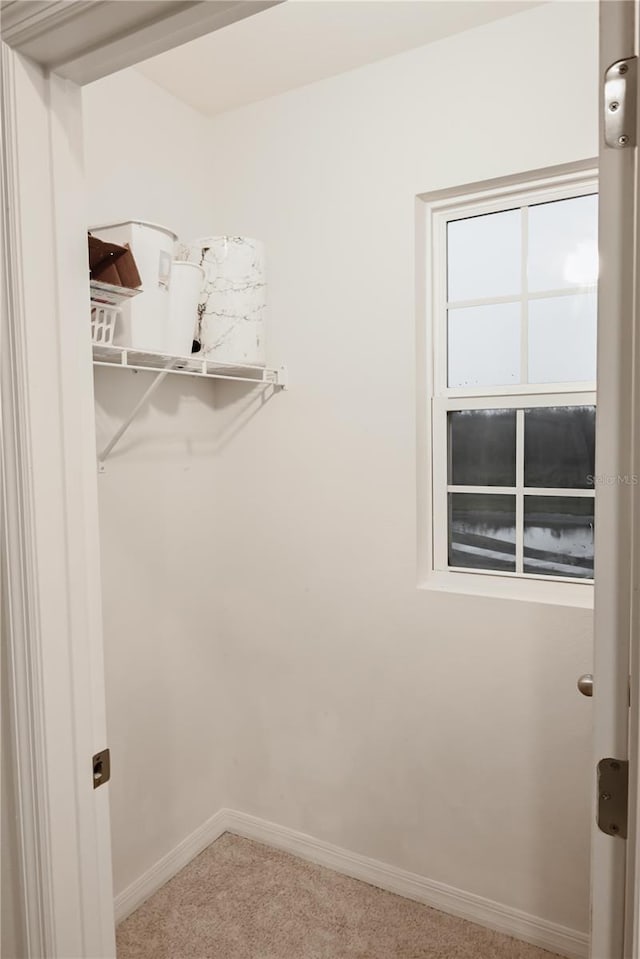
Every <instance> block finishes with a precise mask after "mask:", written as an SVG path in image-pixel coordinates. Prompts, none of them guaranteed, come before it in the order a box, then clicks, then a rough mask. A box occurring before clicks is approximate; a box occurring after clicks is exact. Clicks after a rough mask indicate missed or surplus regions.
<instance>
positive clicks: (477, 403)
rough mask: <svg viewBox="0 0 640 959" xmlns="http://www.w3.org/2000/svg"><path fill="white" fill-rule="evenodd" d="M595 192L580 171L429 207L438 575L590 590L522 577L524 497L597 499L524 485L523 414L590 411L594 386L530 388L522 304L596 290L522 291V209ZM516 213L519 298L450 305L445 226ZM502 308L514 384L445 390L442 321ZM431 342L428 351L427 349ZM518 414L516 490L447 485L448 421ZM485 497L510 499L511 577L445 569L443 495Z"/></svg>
mask: <svg viewBox="0 0 640 959" xmlns="http://www.w3.org/2000/svg"><path fill="white" fill-rule="evenodd" d="M597 192H598V181H597V176H596V175H595V174H594V172H593V171H587V172H584V171H580V172H576V173H570V174H565V175H562V176H556V177H548V178H543V179H540V180H536V181H535V182H533V183H529V184H522V183H520V184H514V185H511V186H510V187H507V188H502V189H496V190H492V191H482V192H481V193H479V194H476V195H466V196H465V197H457V198H449V199H445V200H443V201H441V202H436V203H434V204H432V205H430V208H429V210H428V221H429V222H428V224H427V229H428V241H427V248H428V252H430V254H431V256H430V260H431V270H430V271H429V274H428V282H429V285H430V288H431V289H430V293H431V318H432V322H431V329H430V333H431V337H430V338H428V348H430V352H431V359H432V363H431V368H430V377H429V380H430V382H431V384H432V386H431V393H432V398H431V471H432V475H431V491H432V504H431V505H432V518H433V519H432V560H433V569H434V570H436V571H439V572H444V571H447V572H450V573H454V574H455V573H458V574H464V575H465V576H467V575H469V574H471V575H473V576H492V577H499V578H507V579H519V580H522V579H525V580H547V581H551V582H556V583H562V584H567V583H571V585H572V586H573V585H575V586H577V587H578V588H580V587H583V588H584V587H589V586H592V585H593V580H590V579H586V578H577V577H575V578H574V577H565V576H551V575H544V574H539V573H525V572H524V522H523V520H524V498H525V496H562V497H570V496H573V497H589V498H592V499H593V498H595V489H594V488H589V489H567V488H553V489H551V488H546V487H545V488H540V487H526V486H525V485H524V416H525V414H524V410H525V409H533V408H536V407H554V406H595V405H596V383H595V382H578V383H568V382H563V383H528V382H527V379H528V366H529V357H528V304H529V302H530V301H531V300H533V299H545V298H548V297H560V296H573V295H575V294H577V293H585V292H593V291H595V290H596V288H597V287H596V285H595V284H594V285H585V284H575V285H574V286H570V287H565V288H563V289H548V290H536V291H535V292H529V291H528V288H527V259H528V209H529V207H530V206H533V205H535V204H539V203H550V202H553V201H555V200H568V199H572V198H574V197H579V196H587V195H589V194H593V193H597ZM514 209H520V210H521V211H522V217H521V229H522V262H521V287H520V292H519V293H517V294H514V295H511V296H502V297H486V298H481V299H476V300H464V301H462V300H460V301H449V300H448V298H447V224H448V223H450V222H452V221H454V220H462V219H467V218H468V217H472V216H481V215H484V214H489V213H500V212H503V211H505V210H514ZM429 234H430V240H431V242H430V243H429ZM502 303H519V304H520V310H521V313H520V317H521V318H520V324H521V325H520V374H521V375H520V378H521V381H522V382H521V383H520V384H510V385H505V386H491V387H487V386H474V387H464V388H462V387H454V388H452V387H449V386H448V382H447V381H448V355H447V314H448V310H449V309H450V308H456V309H457V308H462V307H472V306H488V305H491V306H493V305H496V304H502ZM429 339H430V344H429ZM480 409H515V410H516V485H515V486H513V487H506V486H454V485H452V484H450V483H449V461H448V457H449V451H448V446H449V444H448V414H449V412H456V411H459V410H480ZM452 492H455V493H487V494H490V495H493V494H495V495H500V494H502V495H505V494H506V495H509V494H511V495H513V496H515V505H516V544H515V571H514V572H507V571H504V570H487V569H472V568H468V567H456V566H451V565H450V564H449V530H448V517H449V493H452Z"/></svg>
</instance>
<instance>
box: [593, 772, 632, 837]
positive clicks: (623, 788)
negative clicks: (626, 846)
mask: <svg viewBox="0 0 640 959" xmlns="http://www.w3.org/2000/svg"><path fill="white" fill-rule="evenodd" d="M628 803H629V763H628V761H627V760H626V759H601V760H600V762H599V763H598V826H599V828H600V829H601V830H602V832H606V833H607V834H608V835H609V836H620V838H621V839H626V838H627V806H628Z"/></svg>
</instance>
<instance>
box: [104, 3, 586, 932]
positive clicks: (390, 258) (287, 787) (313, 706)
mask: <svg viewBox="0 0 640 959" xmlns="http://www.w3.org/2000/svg"><path fill="white" fill-rule="evenodd" d="M596 31H597V10H596V7H595V4H583V3H570V4H557V5H547V6H543V7H540V8H536V9H534V10H532V11H529V12H526V13H523V14H520V15H518V16H516V17H512V18H509V19H505V20H503V21H499V22H497V23H494V24H491V25H488V26H486V27H483V28H480V29H477V30H475V31H472V32H469V33H467V34H463V35H460V36H459V37H454V38H451V39H448V40H445V41H442V42H439V43H437V44H433V45H431V46H427V47H424V48H421V49H418V50H415V51H412V52H410V53H407V54H403V55H400V56H398V57H394V58H392V59H390V60H387V61H383V62H381V63H378V64H375V65H373V66H369V67H365V68H363V69H361V70H357V71H353V72H351V73H348V74H345V75H343V76H340V77H336V78H333V79H331V80H327V81H323V82H321V83H318V84H314V85H312V86H309V87H306V88H303V89H301V90H299V91H295V92H292V93H289V94H285V95H282V96H280V97H277V98H273V99H271V100H267V101H264V102H263V103H260V104H256V105H253V106H249V107H246V108H244V109H242V110H238V111H235V112H233V113H229V114H226V115H224V116H221V117H219V118H217V119H215V120H213V121H208V133H207V143H208V147H207V149H206V156H205V157H204V158H203V162H202V164H201V165H197V164H196V172H193V175H192V168H191V167H189V174H190V175H189V176H188V177H185V176H184V175H183V171H184V170H185V168H186V167H185V164H186V154H187V152H189V153H190V152H191V151H188V150H187V149H186V145H187V144H188V143H189V140H188V136H187V134H188V131H189V130H191V131H192V132H193V133H194V135H195V136H196V138H197V139H198V142H199V143H202V142H204V141H203V140H202V139H200V138H201V136H202V127H201V124H200V122H199V118H197V119H198V122H196V115H195V114H193V113H191V112H190V111H188V110H187V109H186V108H179V109H178V106H177V105H176V102H175V101H173V100H171V98H169V97H166V99H160V98H165V95H164V94H162V93H160V91H159V90H158V91H154V92H152V90H153V88H152V85H151V84H149V83H148V82H147V81H142V80H141V79H140V78H138V77H136V76H135V75H134V74H132V73H128V74H125V75H123V76H122V77H119V78H112V79H111V80H110V81H107V83H109V84H111V83H113V84H118V85H119V86H118V89H119V90H120V91H122V94H123V96H126V97H127V100H128V102H129V103H130V104H131V103H137V102H139V103H140V104H141V115H142V116H143V117H144V116H146V115H147V114H146V112H145V111H146V110H147V107H148V106H149V103H150V100H151V99H153V104H154V105H153V110H154V111H155V110H158V109H159V110H160V113H164V110H165V104H169V106H166V109H167V111H168V112H167V113H166V116H167V129H170V130H171V137H170V141H169V142H170V146H169V149H170V150H171V151H172V153H171V160H170V161H167V163H166V164H165V163H164V161H163V162H162V163H161V164H160V166H156V164H158V163H159V162H160V161H159V159H158V154H157V151H158V147H159V146H160V144H158V143H150V142H149V128H150V125H149V123H148V122H143V123H142V124H141V126H140V128H138V129H137V130H136V131H132V132H133V134H134V136H133V141H131V140H128V139H125V140H123V141H122V144H121V145H120V147H121V148H122V145H123V144H125V143H126V145H127V163H126V165H125V164H122V166H121V168H120V170H119V171H118V172H117V173H116V172H114V168H113V166H112V165H111V163H110V158H109V156H108V155H106V154H105V151H104V150H98V148H97V146H96V143H95V140H96V139H97V136H98V133H99V130H98V124H97V122H92V121H91V120H89V122H88V142H89V144H90V149H89V153H88V160H89V163H88V170H89V176H90V180H91V182H92V184H93V206H92V219H98V220H99V219H102V218H105V217H107V216H108V217H109V218H110V219H112V218H115V216H120V215H124V214H125V212H126V215H131V214H134V215H139V216H145V217H147V218H149V219H153V220H157V221H160V222H166V223H167V225H171V226H175V227H176V228H177V229H178V231H179V232H181V233H183V235H185V236H186V235H187V234H190V235H198V234H202V233H212V232H216V233H223V232H232V233H236V234H246V235H253V236H258V237H260V238H261V239H263V240H265V241H266V244H267V251H268V257H269V266H268V268H269V280H270V294H269V295H270V329H269V343H270V346H269V349H270V354H271V360H272V361H273V362H274V363H280V362H286V363H287V364H288V366H289V369H290V375H291V389H290V391H289V392H288V393H285V394H280V395H277V396H274V397H273V398H272V399H270V400H269V401H268V402H267V403H266V404H265V405H264V406H262V407H261V408H260V407H259V406H258V405H257V404H256V403H254V402H252V399H251V396H250V394H248V393H247V392H246V391H245V390H244V388H242V387H241V386H240V385H229V386H227V385H224V384H218V385H217V386H216V393H215V397H216V398H215V410H214V409H213V408H212V402H211V393H210V387H209V386H208V385H207V384H199V385H198V384H196V385H195V386H194V384H193V383H192V382H191V381H186V382H183V381H182V380H180V381H179V382H178V383H177V384H176V383H171V384H169V383H167V384H165V386H163V387H162V390H161V392H160V393H158V394H157V398H156V400H155V401H154V404H153V406H152V408H151V410H150V412H149V414H148V415H147V416H145V417H143V418H142V419H141V420H140V422H139V423H138V424H137V425H136V426H135V427H134V429H133V431H132V433H131V434H130V436H128V438H127V439H126V440H125V441H124V442H123V446H122V451H121V454H120V455H119V456H116V457H114V459H113V461H110V462H109V464H108V472H107V473H106V474H105V475H104V476H102V477H101V478H100V487H101V519H102V537H103V563H104V585H105V624H106V647H107V648H106V654H107V669H108V676H107V683H108V696H109V723H110V740H111V745H112V747H113V750H114V781H113V784H112V786H111V789H112V807H113V815H114V822H113V833H114V843H115V849H114V859H115V869H116V891H120V890H121V889H122V888H123V887H124V886H125V885H126V884H127V883H128V882H130V881H131V880H132V879H134V878H135V877H136V876H137V875H139V874H140V873H141V872H143V871H144V870H145V869H146V868H148V866H150V865H151V863H152V862H153V861H154V860H155V859H157V858H159V857H160V856H161V855H162V854H163V853H165V852H167V851H168V850H169V849H171V848H172V846H174V845H175V844H176V843H177V842H178V840H179V839H181V838H183V837H184V836H185V835H186V834H187V833H188V832H190V831H191V830H192V829H194V828H195V827H196V826H197V825H199V824H200V823H201V822H202V821H203V820H204V819H206V818H207V817H208V816H209V815H211V814H212V813H213V812H215V811H216V810H217V809H218V808H219V807H220V806H221V805H227V806H231V807H235V808H238V809H241V810H243V811H245V812H249V813H253V814H256V815H258V816H264V817H265V818H268V819H271V820H273V821H275V822H278V823H281V824H283V825H286V826H289V827H292V828H296V829H300V830H303V831H305V832H308V833H310V834H311V835H314V836H317V837H319V838H322V839H326V840H329V841H331V842H333V843H337V844H339V845H342V846H345V847H347V848H348V849H351V850H354V851H357V852H360V853H364V854H366V855H369V856H372V857H375V858H378V859H382V860H384V861H386V862H388V863H392V864H395V865H398V866H402V867H405V868H407V869H411V870H413V871H415V872H418V873H421V874H423V875H425V876H427V877H429V878H432V879H436V880H441V881H444V882H447V883H450V884H451V885H453V886H457V887H459V888H461V889H464V890H467V891H470V892H474V893H478V894H480V895H483V896H487V897H489V898H491V899H495V900H497V901H499V902H502V903H505V904H507V905H509V906H514V907H517V908H520V909H523V910H525V911H526V912H529V913H532V914H534V915H537V916H540V917H543V918H545V919H549V920H552V921H556V922H560V923H564V924H566V925H568V926H570V927H572V928H575V929H579V930H586V928H587V909H588V865H589V863H588V836H589V820H590V812H589V810H590V799H591V797H590V774H589V766H590V741H589V734H590V729H589V724H590V715H591V714H590V704H589V702H588V701H587V700H584V699H582V698H581V697H579V696H578V694H577V693H576V690H575V680H576V677H577V676H578V675H579V674H580V673H582V672H585V671H588V670H589V668H590V664H591V625H592V623H591V615H590V614H589V613H588V612H587V611H585V610H578V609H570V608H564V607H558V606H554V607H550V606H542V605H535V604H526V603H521V602H507V601H504V600H501V601H499V600H491V599H482V598H474V597H470V596H454V595H450V594H442V593H435V592H426V591H422V590H418V589H417V588H416V536H417V533H416V505H415V501H416V449H415V365H416V357H415V348H414V341H415V308H414V217H415V211H414V201H415V196H416V194H418V193H422V192H426V191H430V190H435V189H440V188H443V187H448V186H453V185H459V184H463V183H465V182H469V181H475V180H481V179H484V178H488V177H495V176H501V175H506V174H511V173H514V172H518V171H525V170H527V169H532V168H537V167H543V166H546V165H551V164H555V163H562V162H568V161H572V160H576V159H580V158H584V157H589V156H593V155H594V154H595V153H596V152H597V35H596ZM568 66H570V69H569V68H568ZM559 76H561V77H562V82H563V95H562V97H563V102H570V103H571V109H570V110H566V109H557V108H556V107H555V104H557V101H558V89H557V83H558V80H557V78H558V77H559ZM101 89H105V90H106V87H104V88H102V85H96V87H95V90H94V89H90V90H88V91H87V97H88V102H91V101H92V98H93V97H95V98H96V100H94V101H93V102H97V100H98V99H99V98H102V97H103V93H102V92H100V90H101ZM102 102H103V103H104V102H105V101H104V99H102ZM154 115H155V113H154ZM165 136H166V134H165ZM92 140H93V141H94V142H93V144H92ZM154 169H156V174H155V175H154V174H153V171H154ZM104 171H110V173H109V179H108V181H105V178H104V176H101V175H100V174H101V173H104ZM149 177H151V184H150V182H149ZM154 183H155V184H156V185H155V187H154V186H153V184H154ZM203 183H206V187H205V186H204V185H203ZM184 190H186V192H183V191H184ZM196 201H197V202H196ZM114 207H116V208H117V209H114ZM117 375H118V376H120V372H119V371H117V372H116V371H106V372H104V373H100V374H99V375H98V377H97V384H98V385H97V399H98V404H99V429H100V430H101V433H102V434H104V435H106V433H107V432H108V429H107V426H108V425H110V424H115V423H116V422H117V415H118V414H119V413H121V412H122V411H123V410H124V408H125V406H126V404H127V402H129V401H130V400H131V398H132V397H133V395H134V394H136V395H137V394H138V393H139V392H141V390H142V389H143V386H144V384H143V383H142V382H138V381H137V380H136V382H132V380H133V379H134V378H132V377H130V375H129V374H126V377H129V379H125V385H124V387H123V385H122V384H123V378H119V379H118V380H117V381H116V376H117ZM140 379H142V377H140ZM165 749H167V751H168V756H169V759H168V762H167V765H166V766H164V765H163V762H164V757H163V754H164V750H165Z"/></svg>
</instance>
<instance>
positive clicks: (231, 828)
mask: <svg viewBox="0 0 640 959" xmlns="http://www.w3.org/2000/svg"><path fill="white" fill-rule="evenodd" d="M224 832H232V833H235V835H237V836H243V837H244V838H246V839H255V840H256V841H257V842H262V843H265V845H267V846H273V847H274V848H276V849H282V850H284V851H285V852H290V853H292V854H293V855H294V856H298V857H299V858H300V859H305V860H307V861H308V862H313V863H316V864H317V865H319V866H326V867H327V868H328V869H333V870H335V872H339V873H341V874H342V875H345V876H351V877H352V878H353V879H360V880H361V881H362V882H367V883H369V884H370V885H372V886H377V887H378V888H379V889H384V890H386V891H387V892H394V893H396V894H397V895H399V896H404V897H405V898H406V899H413V900H415V901H416V902H421V903H423V904H424V905H426V906H431V907H432V908H433V909H439V910H440V911H441V912H446V913H448V914H449V915H451V916H458V917H459V918H461V919H467V920H469V922H475V923H478V925H481V926H486V927H487V928H489V929H494V930H495V931H497V932H501V933H504V934H505V935H507V936H513V937H514V938H516V939H520V940H522V941H523V942H528V943H531V944H532V945H534V946H539V947H540V948H542V949H548V950H549V951H550V952H555V953H557V954H559V955H561V956H567V957H570V959H587V957H588V955H589V941H588V936H587V935H585V934H584V933H582V932H578V931H576V930H574V929H569V928H568V927H567V926H561V925H559V924H557V923H553V922H548V921H547V920H546V919H539V918H538V917H537V916H531V915H529V914H528V913H526V912H522V911H521V910H519V909H512V908H511V907H510V906H504V905H502V904H501V903H498V902H493V901H492V900H491V899H485V898H483V897H482V896H477V895H475V894H474V893H470V892H463V891H462V890H461V889H456V888H454V887H453V886H448V885H446V884H445V883H441V882H436V881H435V880H433V879H426V878H425V877H424V876H420V875H418V874H417V873H413V872H408V871H407V870H405V869H399V868H398V867H397V866H389V865H387V864H386V863H383V862H379V861H378V860H376V859H370V858H368V857H367V856H361V855H360V854H359V853H354V852H350V851H349V850H347V849H343V848H341V847H340V846H334V845H332V844H331V843H328V842H324V841H323V840H321V839H314V838H313V836H307V835H306V834H305V833H301V832H296V831H295V830H294V829H288V828H287V827H286V826H279V825H277V824H276V823H272V822H268V821H267V820H265V819H259V818H258V817H256V816H250V815H248V814H247V813H243V812H238V811H237V810H234V809H221V810H220V811H219V812H218V813H216V815H215V816H213V817H212V818H211V819H209V820H207V822H206V823H204V825H203V826H201V827H200V829H197V830H196V832H194V833H192V835H191V836H189V837H187V839H185V840H184V841H183V842H182V843H180V845H179V846H176V848H175V849H174V850H173V851H172V852H170V853H168V854H167V855H166V856H164V857H163V858H162V859H161V860H160V861H159V862H157V863H156V864H155V866H152V868H151V869H150V870H149V871H148V872H147V873H145V874H144V875H143V876H141V877H140V879H138V880H136V882H134V883H132V884H131V886H129V887H128V888H127V889H125V890H124V892H122V893H121V894H120V895H119V896H118V897H117V898H116V920H117V921H120V920H121V919H124V918H125V917H126V916H128V915H129V914H130V913H131V912H133V911H134V909H137V908H138V906H139V905H141V903H142V902H144V900H145V899H148V897H149V896H150V895H152V894H153V893H154V892H155V891H156V890H157V889H159V888H160V886H162V885H163V884H164V883H165V882H167V881H168V880H169V879H171V878H172V876H174V875H175V874H176V873H177V872H179V870H180V869H182V868H183V867H184V866H186V865H187V863H189V862H190V861H191V859H193V858H195V856H197V855H198V854H199V853H200V852H202V850H203V849H205V848H206V846H208V845H209V844H210V843H211V842H214V840H216V839H217V838H218V837H219V836H221V835H222V834H223V833H224Z"/></svg>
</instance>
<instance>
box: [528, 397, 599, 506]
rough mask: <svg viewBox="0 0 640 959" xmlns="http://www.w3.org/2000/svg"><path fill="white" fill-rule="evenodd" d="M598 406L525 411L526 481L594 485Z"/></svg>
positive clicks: (545, 485)
mask: <svg viewBox="0 0 640 959" xmlns="http://www.w3.org/2000/svg"><path fill="white" fill-rule="evenodd" d="M595 443H596V411H595V407H594V406H550V407H541V408H540V409H532V410H525V411H524V485H525V486H541V487H543V488H546V489H554V488H557V489H589V488H591V489H592V488H593V476H594V472H595Z"/></svg>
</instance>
